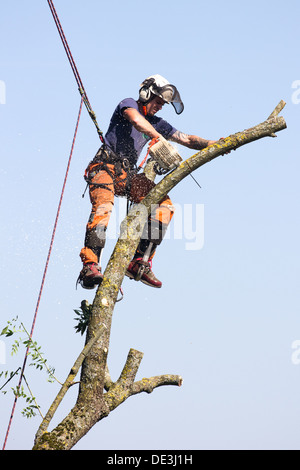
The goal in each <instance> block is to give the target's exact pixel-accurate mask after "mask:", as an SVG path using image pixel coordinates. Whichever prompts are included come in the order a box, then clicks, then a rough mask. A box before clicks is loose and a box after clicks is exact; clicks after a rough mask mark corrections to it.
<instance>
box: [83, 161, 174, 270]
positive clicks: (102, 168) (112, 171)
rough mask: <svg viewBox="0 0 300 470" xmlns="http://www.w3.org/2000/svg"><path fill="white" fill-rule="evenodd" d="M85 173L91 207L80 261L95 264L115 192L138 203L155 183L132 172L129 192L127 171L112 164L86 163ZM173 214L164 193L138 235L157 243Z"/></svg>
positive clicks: (101, 246)
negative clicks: (87, 165)
mask: <svg viewBox="0 0 300 470" xmlns="http://www.w3.org/2000/svg"><path fill="white" fill-rule="evenodd" d="M87 174H88V175H89V180H90V184H89V194H90V201H91V204H92V210H91V214H90V217H89V220H88V223H87V226H86V236H85V246H84V247H83V248H82V250H81V252H80V257H81V260H82V262H83V263H84V264H87V263H98V261H99V255H100V252H101V249H102V248H104V245H105V238H106V236H105V232H106V229H107V226H108V223H109V220H110V216H111V213H112V210H113V206H114V197H115V195H116V196H126V197H128V198H129V199H130V200H131V201H132V202H134V203H139V202H140V201H141V200H142V199H143V198H144V197H145V196H146V195H147V194H148V192H149V191H150V190H151V189H152V188H153V187H154V186H155V183H153V182H152V181H150V180H148V179H147V178H146V177H145V176H144V175H143V174H141V175H135V176H133V177H132V180H131V192H130V190H128V174H127V172H126V171H125V170H123V169H121V170H119V171H118V172H117V171H116V168H115V165H113V164H105V165H102V164H101V163H100V164H98V165H97V166H95V165H92V166H91V165H90V166H89V167H88V169H87ZM173 214H174V207H173V205H172V202H171V200H170V198H169V197H168V196H166V197H165V198H164V199H163V200H162V201H161V202H160V204H158V205H156V206H155V207H154V209H153V211H152V212H151V214H150V216H149V218H148V227H149V228H148V232H147V235H145V236H144V237H143V235H142V237H143V238H144V239H145V238H147V239H149V241H153V243H154V244H155V245H159V244H160V243H161V241H162V239H163V236H164V234H165V232H166V229H167V227H168V225H169V223H170V221H171V219H172V217H173ZM146 225H147V224H146ZM150 230H151V232H150ZM150 233H151V236H150V235H149V234H150ZM153 234H154V235H153ZM151 237H152V238H151ZM153 254H154V253H153Z"/></svg>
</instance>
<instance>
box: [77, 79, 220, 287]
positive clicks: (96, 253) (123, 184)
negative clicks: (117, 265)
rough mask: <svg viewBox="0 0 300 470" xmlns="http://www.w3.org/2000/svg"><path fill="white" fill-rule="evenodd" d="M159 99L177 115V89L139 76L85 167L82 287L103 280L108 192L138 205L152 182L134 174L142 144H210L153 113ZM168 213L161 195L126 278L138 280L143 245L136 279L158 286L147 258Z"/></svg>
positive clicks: (165, 225)
mask: <svg viewBox="0 0 300 470" xmlns="http://www.w3.org/2000/svg"><path fill="white" fill-rule="evenodd" d="M165 103H168V104H169V103H171V104H172V105H173V107H174V109H175V111H176V113H177V114H180V113H182V111H183V109H184V106H183V103H182V100H181V97H180V94H179V92H178V90H177V88H176V87H175V86H174V85H171V84H170V83H169V82H168V80H166V79H165V78H164V77H162V76H161V75H152V76H150V77H148V78H147V79H145V80H144V81H143V83H142V84H141V87H140V90H139V98H138V100H137V101H136V100H134V99H133V98H126V99H124V100H123V101H121V102H120V103H119V104H118V106H117V107H116V109H115V111H114V113H113V115H112V118H111V121H110V125H109V128H108V131H107V133H106V135H105V138H104V144H103V145H102V146H101V147H100V149H99V150H98V152H97V154H96V156H95V158H94V159H93V160H92V161H91V162H90V164H89V166H88V167H87V170H86V175H85V176H86V180H87V182H88V184H89V191H90V200H91V203H92V211H91V215H90V218H89V221H88V223H87V228H86V236H85V246H84V248H83V249H82V250H81V253H80V257H81V260H82V262H83V265H84V266H83V269H82V270H81V272H80V275H79V278H78V281H79V282H80V284H81V285H82V287H84V288H86V289H93V288H94V287H96V285H99V284H100V283H101V282H102V279H103V275H102V273H101V253H102V250H103V248H104V245H105V232H106V229H107V226H108V222H109V219H110V215H111V212H112V208H113V204H114V196H115V195H117V196H126V197H127V198H128V199H129V200H130V201H131V202H134V203H139V202H140V201H141V200H142V199H143V198H144V197H145V196H146V195H147V194H148V192H149V191H150V190H151V189H152V188H153V187H154V186H155V184H154V183H153V182H152V181H150V180H149V179H147V177H146V176H145V175H137V161H138V158H139V156H140V154H141V152H142V150H143V147H144V146H145V145H146V143H147V142H149V141H150V140H151V139H157V138H160V137H161V136H163V137H164V138H165V139H167V140H171V141H173V142H176V143H178V144H181V145H184V146H186V147H189V148H191V149H195V150H202V149H203V148H205V147H207V146H208V145H210V144H213V143H214V142H215V141H214V140H206V139H203V138H201V137H198V136H195V135H187V134H184V133H183V132H180V131H178V130H177V129H175V128H174V127H173V126H172V125H171V124H169V123H168V122H167V121H165V120H164V119H162V118H159V117H157V116H155V115H156V113H157V112H158V111H160V110H161V109H162V107H163V106H164V104H165ZM173 214H174V207H173V205H172V202H171V200H170V198H169V197H168V196H165V197H164V198H163V199H162V200H161V201H160V203H159V205H158V207H157V209H156V210H155V211H154V212H153V213H151V214H150V216H149V219H148V226H145V230H144V233H143V234H142V237H141V242H140V244H139V246H138V248H137V250H136V253H135V255H134V257H133V259H132V261H131V262H130V264H129V266H128V268H127V271H126V275H127V276H128V277H130V278H131V279H136V280H139V279H138V277H137V273H138V270H139V268H140V266H141V263H142V262H143V255H144V254H145V252H146V250H147V248H148V249H149V256H148V259H149V261H147V262H146V263H145V266H144V270H143V273H142V275H141V276H140V280H141V281H142V282H143V283H144V284H147V285H149V286H151V287H156V288H159V287H161V286H162V283H161V281H160V280H158V279H157V278H156V276H155V275H154V273H153V272H152V270H151V260H152V258H153V256H154V253H155V251H156V247H157V246H158V245H160V243H161V242H162V239H163V237H164V235H165V233H166V230H167V228H168V224H169V223H170V221H171V219H172V216H173ZM146 225H147V224H146ZM150 243H151V245H150V246H149V244H150Z"/></svg>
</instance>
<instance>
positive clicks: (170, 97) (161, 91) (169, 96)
mask: <svg viewBox="0 0 300 470" xmlns="http://www.w3.org/2000/svg"><path fill="white" fill-rule="evenodd" d="M153 88H154V87H153ZM155 88H156V90H155V89H153V92H154V93H155V94H157V95H158V96H160V98H162V99H163V100H164V101H165V102H166V103H172V106H173V107H174V109H175V112H176V114H181V113H182V111H183V109H184V106H183V102H182V100H181V97H180V94H179V92H178V90H177V88H176V86H174V85H170V84H168V85H164V86H162V87H155Z"/></svg>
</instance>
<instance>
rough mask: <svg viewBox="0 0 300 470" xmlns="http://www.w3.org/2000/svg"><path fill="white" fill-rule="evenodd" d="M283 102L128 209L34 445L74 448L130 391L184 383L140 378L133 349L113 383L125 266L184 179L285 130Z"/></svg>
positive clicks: (168, 377)
mask: <svg viewBox="0 0 300 470" xmlns="http://www.w3.org/2000/svg"><path fill="white" fill-rule="evenodd" d="M284 104H285V103H284V102H280V103H279V104H278V105H277V107H276V108H275V110H274V111H273V112H272V113H271V115H270V116H269V118H268V119H267V120H266V121H264V122H263V123H261V124H258V125H257V126H255V127H253V128H251V129H247V130H244V131H242V132H238V133H236V134H233V135H230V136H229V137H226V138H224V139H221V140H219V141H218V142H216V143H215V144H214V145H211V146H209V147H207V148H205V149H204V150H201V151H200V152H197V153H196V154H195V155H193V156H191V157H190V158H188V159H187V160H185V161H184V162H182V163H181V164H180V166H179V167H178V168H176V169H175V170H174V171H172V172H171V173H169V174H168V175H166V176H165V177H164V178H163V179H162V181H161V182H160V183H158V184H157V185H156V186H155V188H153V189H152V190H151V191H150V193H149V194H148V195H147V196H146V197H145V199H144V200H143V201H142V202H141V203H140V204H138V205H136V206H134V207H133V208H132V209H131V210H130V211H129V213H128V216H127V217H126V219H125V220H124V221H123V222H122V224H121V231H120V237H119V239H118V241H117V243H116V245H115V248H114V251H113V253H112V255H111V258H110V260H109V262H108V264H107V267H106V270H105V272H104V278H103V282H102V284H101V285H100V286H99V288H98V290H97V292H96V295H95V298H94V302H93V306H92V314H91V317H90V319H89V325H88V330H87V335H86V344H85V348H84V350H83V352H82V353H81V354H80V355H79V357H78V358H77V360H76V362H75V363H74V366H73V367H72V369H71V371H70V373H69V375H68V377H67V379H66V381H65V383H64V384H63V386H62V388H61V390H60V392H59V394H58V395H57V397H56V398H55V400H54V402H53V404H52V405H51V407H50V409H49V411H48V413H47V414H46V416H45V418H44V419H43V421H42V423H41V425H40V427H39V429H38V431H37V434H36V439H35V445H34V447H33V450H58V449H59V450H69V449H71V448H72V447H73V446H74V445H75V444H76V443H77V442H78V441H79V440H80V439H81V438H82V437H83V436H84V435H85V434H86V433H87V432H88V431H89V430H90V429H91V428H92V427H93V426H94V425H95V424H96V423H97V422H98V421H100V420H101V419H102V418H104V417H106V416H108V414H109V413H110V412H111V411H113V410H114V409H115V408H117V407H118V406H119V405H120V404H121V403H123V402H124V401H125V400H126V399H127V398H129V397H130V396H133V395H135V394H137V393H141V392H146V393H151V392H152V391H153V390H154V389H155V388H157V387H159V386H162V385H176V386H180V385H181V384H182V378H181V376H179V375H168V374H166V375H160V376H156V377H151V378H147V379H146V378H144V379H142V380H140V381H135V377H136V374H137V372H138V368H139V365H140V362H141V360H142V357H143V354H142V353H141V352H139V351H136V350H134V349H131V350H130V351H129V354H128V357H127V360H126V363H125V365H124V368H123V370H122V372H121V374H120V377H119V378H118V380H117V381H116V382H113V381H112V380H111V378H110V376H109V372H108V368H107V356H108V350H109V338H110V330H111V322H112V315H113V310H114V306H115V303H116V301H117V296H118V292H119V289H120V287H121V284H122V281H123V278H124V275H125V271H126V268H127V266H128V264H129V262H130V261H131V259H132V257H133V255H134V253H135V251H136V248H137V245H138V243H139V240H140V236H141V233H142V230H143V227H144V225H145V223H146V221H147V218H148V215H149V214H150V212H151V210H152V209H153V205H155V204H158V203H159V202H160V201H161V200H162V199H163V197H164V196H166V195H167V194H168V193H169V192H170V191H171V190H172V188H174V187H175V186H176V185H177V184H178V183H179V182H180V181H181V180H182V179H183V178H185V177H186V176H187V175H189V174H190V173H191V172H192V171H194V170H196V169H197V168H199V167H200V166H201V165H204V164H205V163H207V162H209V161H211V160H213V159H214V158H217V157H219V156H221V155H224V154H225V153H226V152H229V151H231V150H236V149H237V148H238V147H241V146H242V145H246V144H248V143H250V142H253V141H255V140H258V139H261V138H263V137H266V136H272V137H273V136H274V135H275V132H278V131H280V130H283V129H285V128H286V123H285V121H284V119H283V118H282V117H278V113H279V112H280V111H281V110H282V108H283V107H284ZM148 169H149V168H148ZM80 367H81V378H80V385H79V392H78V398H77V401H76V404H75V406H74V408H73V409H72V410H71V411H70V413H69V414H68V415H67V416H66V418H65V419H64V420H63V421H62V422H61V423H60V424H59V425H58V426H57V427H56V428H55V429H53V430H52V431H51V432H48V426H49V423H50V421H51V419H52V417H53V416H54V414H55V411H56V409H57V407H58V406H59V404H60V402H61V400H62V399H63V397H64V396H65V394H66V392H67V390H68V389H69V388H70V386H71V385H73V384H74V378H75V376H76V374H77V373H78V371H79V369H80Z"/></svg>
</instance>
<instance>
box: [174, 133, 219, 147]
mask: <svg viewBox="0 0 300 470" xmlns="http://www.w3.org/2000/svg"><path fill="white" fill-rule="evenodd" d="M169 140H172V141H173V142H176V143H177V144H180V145H184V146H185V147H188V148H190V149H194V150H202V149H204V148H205V147H208V146H209V145H211V144H213V143H214V142H216V141H215V140H206V139H203V138H202V137H199V136H197V135H189V134H184V132H180V131H176V132H174V134H173V135H172V137H170V139H169Z"/></svg>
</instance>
